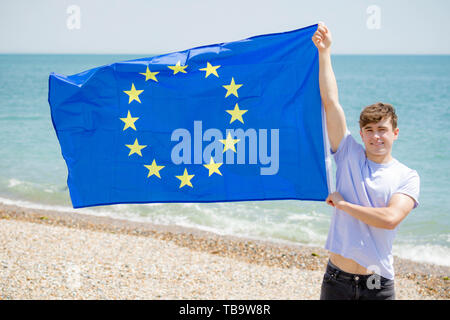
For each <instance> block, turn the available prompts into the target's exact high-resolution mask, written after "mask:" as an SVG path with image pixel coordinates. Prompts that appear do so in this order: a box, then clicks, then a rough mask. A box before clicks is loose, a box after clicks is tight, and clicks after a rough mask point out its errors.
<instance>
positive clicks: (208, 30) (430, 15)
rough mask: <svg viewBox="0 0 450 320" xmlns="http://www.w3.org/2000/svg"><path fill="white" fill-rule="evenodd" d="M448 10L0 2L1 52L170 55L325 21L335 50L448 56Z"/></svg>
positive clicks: (185, 0)
mask: <svg viewBox="0 0 450 320" xmlns="http://www.w3.org/2000/svg"><path fill="white" fill-rule="evenodd" d="M70 5H77V6H78V7H79V9H80V15H79V17H80V19H79V21H80V28H79V29H72V30H71V29H69V28H68V27H67V20H68V19H69V18H70V16H71V15H70V14H68V13H67V8H68V7H69V6H70ZM370 5H376V6H377V8H378V9H379V11H378V12H379V15H378V18H379V19H378V18H377V17H376V16H375V15H374V14H373V13H367V8H368V7H369V6H370ZM372 12H373V11H372ZM449 12H450V1H448V0H429V1H425V0H409V1H408V0H395V1H392V0H371V1H367V0H323V1H315V0H314V1H313V0H311V1H303V0H269V1H267V0H258V1H256V0H1V2H0V40H1V41H0V53H111V54H119V53H132V54H135V53H138V54H154V53H167V52H172V51H179V50H185V49H188V48H191V47H195V46H199V45H207V44H213V43H220V42H228V41H234V40H240V39H244V38H247V37H250V36H254V35H259V34H265V33H272V32H282V31H288V30H293V29H297V28H301V27H304V26H308V25H311V24H315V23H317V21H324V22H325V23H327V25H328V26H329V27H330V28H331V30H332V33H333V37H334V44H333V50H334V51H333V52H334V53H349V54H358V53H371V54H390V53H393V54H402V53H406V54H450V41H449V32H450V19H448V14H449ZM373 19H377V20H376V21H378V22H379V26H380V28H379V29H370V28H368V26H367V22H368V20H369V24H370V23H372V24H370V25H371V26H372V27H373V26H374V24H373V23H374V21H375V20H373Z"/></svg>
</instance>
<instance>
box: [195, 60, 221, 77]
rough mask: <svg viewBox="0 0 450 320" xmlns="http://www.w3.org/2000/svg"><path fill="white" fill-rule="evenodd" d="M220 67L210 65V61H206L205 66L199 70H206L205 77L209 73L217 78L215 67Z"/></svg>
mask: <svg viewBox="0 0 450 320" xmlns="http://www.w3.org/2000/svg"><path fill="white" fill-rule="evenodd" d="M218 68H220V66H212V65H211V63H209V62H207V64H206V68H201V69H199V70H200V71H206V74H205V78H208V76H209V75H210V74H213V75H215V76H216V77H217V78H218V77H219V75H218V74H217V69H218Z"/></svg>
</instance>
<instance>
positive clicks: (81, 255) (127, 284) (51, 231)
mask: <svg viewBox="0 0 450 320" xmlns="http://www.w3.org/2000/svg"><path fill="white" fill-rule="evenodd" d="M0 230H1V231H0V299H3V300H16V299H44V300H48V299H51V300H54V299H56V300H59V299H77V300H78V299H80V300H89V299H102V300H103V299H107V300H116V299H121V300H122V299H123V300H125V299H137V300H140V299H226V300H228V299H237V300H255V299H256V300H258V299H269V300H270V299H274V300H276V299H288V300H291V299H296V300H303V299H308V300H309V299H319V296H320V286H321V282H322V277H323V272H324V269H325V266H326V262H327V260H328V254H327V252H326V251H325V250H324V249H322V248H319V247H307V246H300V245H297V244H285V243H275V242H268V241H261V240H255V239H248V238H240V237H233V236H222V235H217V234H213V233H209V232H205V231H201V230H197V229H189V228H184V227H183V228H182V227H177V226H159V225H153V224H150V223H143V222H132V221H128V220H119V219H112V218H107V217H98V216H90V215H83V214H76V213H68V212H57V211H48V210H39V209H29V208H22V207H18V206H13V205H5V204H0ZM395 270H396V298H397V299H399V300H411V299H414V300H430V299H432V300H435V299H440V300H447V299H449V297H450V293H449V291H450V290H449V280H448V276H449V275H450V267H446V266H439V265H433V264H426V263H417V262H413V261H409V260H405V259H400V258H398V257H395Z"/></svg>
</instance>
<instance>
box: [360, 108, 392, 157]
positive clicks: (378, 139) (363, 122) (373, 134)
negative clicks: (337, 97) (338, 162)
mask: <svg viewBox="0 0 450 320" xmlns="http://www.w3.org/2000/svg"><path fill="white" fill-rule="evenodd" d="M359 127H360V129H361V131H360V135H361V139H362V141H363V142H364V145H365V147H366V154H367V157H368V158H369V159H370V160H373V161H376V162H384V161H388V160H390V159H391V150H392V145H393V143H394V141H395V140H397V138H398V132H399V129H398V128H397V115H396V114H395V109H394V107H393V106H392V105H390V104H388V103H382V102H378V103H375V104H372V105H370V106H367V107H365V108H364V110H363V111H362V112H361V115H360V117H359Z"/></svg>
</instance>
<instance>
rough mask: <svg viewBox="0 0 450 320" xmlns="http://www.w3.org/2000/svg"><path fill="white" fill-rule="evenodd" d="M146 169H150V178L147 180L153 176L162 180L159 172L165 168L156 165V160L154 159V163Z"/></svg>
mask: <svg viewBox="0 0 450 320" xmlns="http://www.w3.org/2000/svg"><path fill="white" fill-rule="evenodd" d="M144 167H146V168H147V169H148V176H147V178H150V177H151V176H152V175H155V176H157V177H158V178H160V179H161V176H160V175H159V171H160V170H161V169H162V168H164V166H158V165H156V162H155V159H153V162H152V164H151V165H145V164H144Z"/></svg>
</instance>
